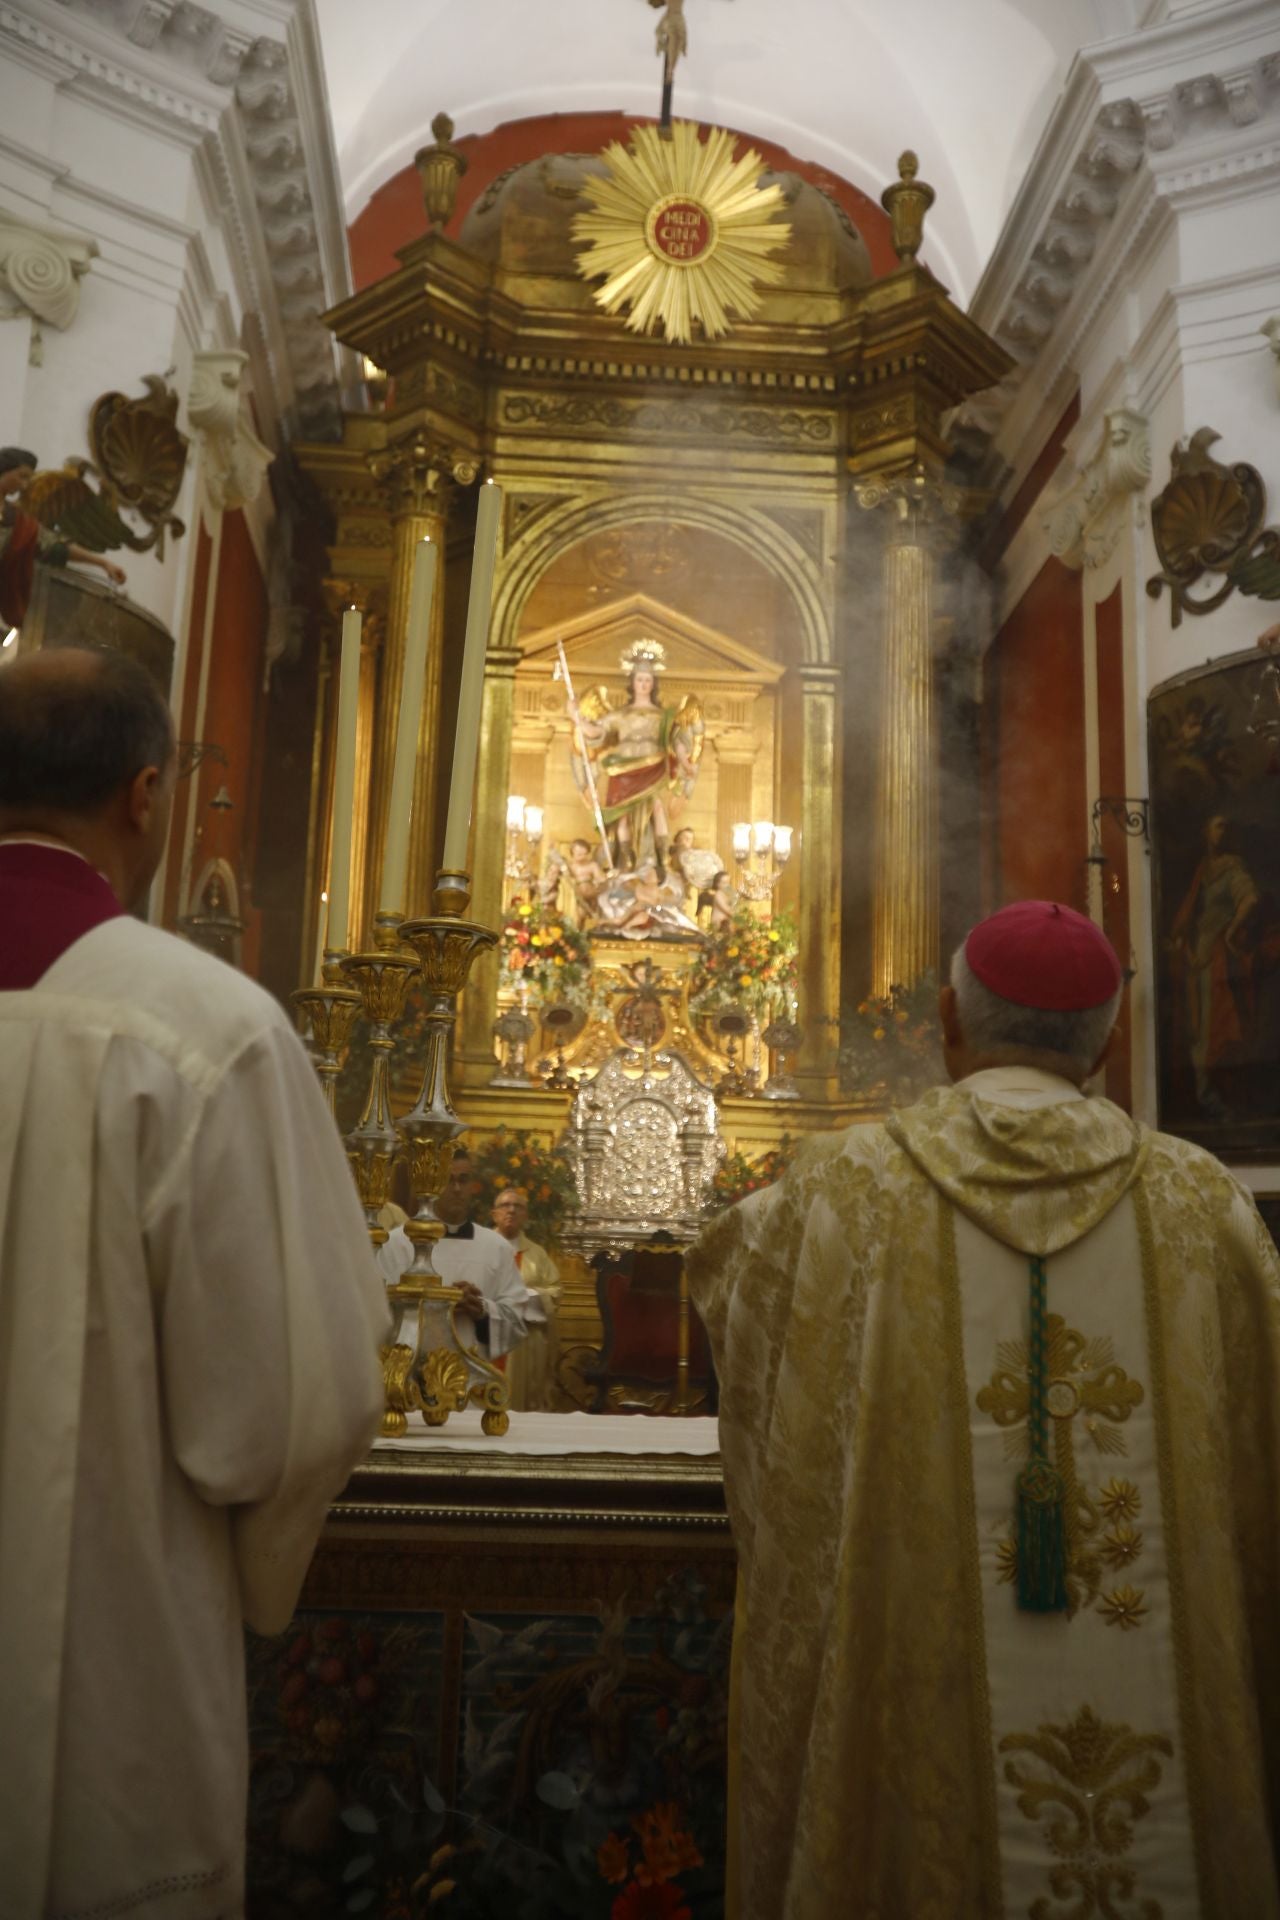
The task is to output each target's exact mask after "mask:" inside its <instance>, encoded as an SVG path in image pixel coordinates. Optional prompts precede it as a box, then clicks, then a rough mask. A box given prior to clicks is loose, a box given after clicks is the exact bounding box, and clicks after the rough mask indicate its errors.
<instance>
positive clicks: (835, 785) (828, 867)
mask: <svg viewBox="0 0 1280 1920" xmlns="http://www.w3.org/2000/svg"><path fill="white" fill-rule="evenodd" d="M799 675H800V685H801V696H802V702H803V706H802V727H803V733H802V739H803V749H802V753H803V768H802V779H803V789H802V792H803V798H802V801H801V812H800V916H799V917H800V1010H799V1017H800V1025H801V1027H802V1029H803V1031H804V1042H803V1045H802V1047H801V1050H800V1055H799V1058H798V1060H797V1063H796V1077H797V1079H798V1080H799V1081H800V1083H801V1087H802V1089H803V1092H804V1094H805V1097H806V1098H807V1099H810V1100H822V1099H831V1098H834V1096H835V1093H836V1080H835V1058H836V1029H837V1026H838V1023H839V1017H840V811H839V805H838V795H839V792H840V765H839V751H838V745H837V742H838V740H839V732H838V727H837V721H838V717H839V716H838V710H837V702H838V700H839V695H840V669H839V668H838V667H830V666H817V665H811V666H802V667H801V668H800V669H799Z"/></svg>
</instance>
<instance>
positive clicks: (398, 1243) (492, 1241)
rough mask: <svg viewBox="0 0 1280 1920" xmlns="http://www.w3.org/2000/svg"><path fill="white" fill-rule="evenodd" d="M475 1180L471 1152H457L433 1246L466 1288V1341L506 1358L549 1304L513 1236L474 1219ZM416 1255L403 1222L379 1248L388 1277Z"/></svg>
mask: <svg viewBox="0 0 1280 1920" xmlns="http://www.w3.org/2000/svg"><path fill="white" fill-rule="evenodd" d="M474 1185H475V1180H474V1175H473V1172H472V1166H471V1161H470V1160H469V1158H468V1157H467V1155H466V1154H465V1153H462V1152H458V1153H455V1154H454V1156H453V1162H452V1164H451V1166H450V1168H449V1178H448V1180H447V1181H446V1182H445V1185H444V1189H443V1191H442V1192H441V1194H440V1196H439V1198H438V1199H437V1201H436V1212H437V1213H438V1214H439V1216H440V1218H441V1219H442V1220H443V1221H444V1237H443V1238H442V1239H440V1240H438V1241H437V1242H436V1244H435V1245H434V1246H433V1247H432V1249H431V1257H432V1260H433V1261H434V1263H435V1268H436V1272H437V1273H438V1274H439V1275H440V1277H441V1279H443V1280H447V1281H448V1282H449V1284H450V1285H451V1286H457V1287H461V1288H462V1290H463V1299H462V1304H461V1305H460V1307H459V1308H458V1311H457V1313H456V1314H455V1315H454V1320H455V1324H456V1326H457V1330H458V1337H459V1339H460V1340H461V1342H462V1344H463V1345H464V1346H469V1345H471V1344H473V1343H477V1344H479V1346H480V1347H481V1350H482V1351H484V1352H486V1353H487V1354H488V1357H489V1358H490V1359H491V1360H500V1359H501V1358H502V1357H503V1355H504V1354H508V1353H510V1352H511V1351H512V1349H513V1348H514V1347H518V1346H519V1345H520V1342H521V1341H522V1340H524V1339H525V1338H526V1336H527V1334H528V1332H529V1329H530V1328H531V1327H535V1326H540V1325H541V1324H542V1322H543V1321H544V1320H545V1318H546V1309H545V1307H544V1306H543V1304H542V1301H541V1299H540V1297H539V1295H538V1294H537V1293H536V1292H535V1291H534V1289H533V1288H532V1287H527V1286H526V1285H525V1283H524V1281H523V1280H522V1279H521V1278H520V1269H519V1267H518V1266H517V1265H516V1261H515V1255H514V1254H513V1253H512V1251H511V1248H510V1246H509V1245H508V1243H507V1241H505V1240H504V1239H503V1238H502V1235H501V1234H498V1233H494V1231H493V1229H492V1228H491V1227H482V1226H479V1225H477V1224H476V1222H475V1221H474V1220H472V1218H471V1205H472V1200H473V1188H474ZM412 1259H413V1247H412V1244H411V1243H410V1240H409V1236H408V1234H407V1233H406V1232H405V1230H404V1228H403V1227H393V1228H392V1230H391V1233H390V1235H389V1236H388V1238H387V1241H386V1243H385V1245H383V1246H382V1247H380V1248H379V1250H378V1265H379V1267H380V1268H381V1269H382V1274H383V1278H384V1279H385V1280H387V1281H388V1282H389V1283H390V1282H394V1281H396V1280H398V1279H399V1278H400V1275H401V1274H402V1273H403V1272H404V1271H405V1269H406V1267H408V1266H409V1264H410V1262H411V1261H412ZM441 1337H443V1336H441ZM474 1371H475V1370H474V1369H473V1372H474Z"/></svg>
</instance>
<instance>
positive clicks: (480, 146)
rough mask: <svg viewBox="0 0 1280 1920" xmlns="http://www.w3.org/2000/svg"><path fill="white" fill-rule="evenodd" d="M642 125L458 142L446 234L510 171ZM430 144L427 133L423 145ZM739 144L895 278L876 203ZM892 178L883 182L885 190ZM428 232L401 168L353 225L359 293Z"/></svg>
mask: <svg viewBox="0 0 1280 1920" xmlns="http://www.w3.org/2000/svg"><path fill="white" fill-rule="evenodd" d="M643 124H644V122H643V120H642V119H640V118H639V117H637V116H635V115H631V114H625V113H548V114H541V115H539V116H538V117H537V118H534V119H529V120H509V121H507V122H506V123H505V124H504V125H503V126H500V127H495V128H494V130H493V132H492V133H484V134H472V135H469V136H468V137H467V138H465V139H462V140H459V141H458V142H457V145H458V146H459V147H460V148H461V150H462V152H463V153H465V154H466V156H467V171H466V173H465V174H464V175H463V178H462V184H461V186H460V187H459V189H458V204H457V207H456V208H455V210H454V215H453V219H452V220H451V221H450V222H449V224H448V226H447V227H446V228H445V229H444V231H445V233H446V234H447V235H448V237H449V238H450V239H451V240H456V239H457V238H458V235H459V233H460V232H461V229H462V222H463V221H464V219H465V218H466V216H467V212H468V209H469V208H470V207H471V206H472V205H473V204H474V202H475V201H476V200H478V199H479V197H480V195H481V194H482V193H483V192H484V190H485V188H486V187H487V186H488V185H489V183H490V182H491V181H492V180H496V179H497V177H498V175H499V174H500V173H506V171H507V169H508V168H509V167H518V166H520V165H522V164H523V163H524V162H525V161H526V160H539V159H541V157H542V155H543V154H545V153H599V152H600V151H601V149H602V148H603V147H606V146H607V145H608V144H609V142H610V141H611V140H619V141H621V142H623V143H624V144H625V143H626V141H627V140H628V139H629V138H630V135H631V133H632V131H633V129H634V128H636V127H638V126H641V125H643ZM426 138H427V134H426V132H425V130H424V133H423V139H424V141H425V140H426ZM742 143H743V144H744V145H750V146H753V147H754V148H755V149H756V151H757V152H758V153H759V154H760V155H761V157H762V158H763V159H764V161H765V163H766V165H767V166H770V167H773V168H775V169H776V170H777V171H778V172H781V173H798V174H799V175H800V178H801V179H802V180H808V181H810V182H811V183H812V184H813V185H814V186H815V187H821V188H822V189H823V191H824V192H825V193H828V194H830V196H831V198H832V199H833V200H834V201H835V202H836V203H837V205H839V206H841V207H843V208H844V210H845V212H846V213H847V214H848V215H849V218H850V219H851V220H852V221H853V224H854V226H855V227H857V229H858V231H859V233H860V234H861V235H862V237H863V239H864V240H865V241H866V243H867V252H868V253H869V254H870V256H871V269H872V272H873V273H874V274H875V275H876V276H877V278H878V277H879V276H880V275H881V274H882V273H891V272H892V271H893V269H894V268H895V267H896V266H897V264H898V261H897V258H896V256H895V254H894V251H893V246H892V243H891V240H890V235H889V216H888V215H887V214H886V213H885V211H884V209H883V208H882V207H879V206H877V205H876V203H875V201H874V200H871V199H869V198H868V197H867V195H866V194H865V193H862V192H860V191H859V189H858V188H857V187H855V186H851V185H850V183H849V182H848V181H847V180H842V179H840V178H839V176H838V175H837V174H834V173H828V171H827V169H826V168H825V167H819V166H815V165H814V164H813V162H812V161H808V160H798V159H797V158H796V156H795V155H794V154H792V153H788V152H787V150H786V148H785V147H779V146H775V145H774V143H773V142H772V141H771V140H760V139H757V138H756V137H755V135H753V134H744V135H743V136H742ZM891 177H892V176H891V175H886V183H887V181H888V179H890V178H891ZM425 228H426V220H425V216H424V215H423V211H422V193H421V189H420V188H419V185H418V176H417V173H416V172H415V171H414V169H413V167H412V166H408V167H402V168H401V170H400V172H399V173H397V174H395V175H393V177H392V178H391V179H390V180H388V181H386V182H385V184H384V185H383V186H381V187H379V188H378V190H377V192H376V193H375V194H374V195H373V196H372V198H371V199H370V200H369V202H368V204H367V205H366V206H365V207H364V208H363V210H362V211H361V212H360V213H359V214H357V216H356V218H355V219H354V220H353V221H352V223H351V227H350V230H349V237H350V242H351V271H352V274H353V275H354V278H355V285H356V288H357V290H359V289H360V288H362V287H367V286H369V285H371V284H372V282H373V281H375V280H381V279H382V278H383V277H384V276H385V275H386V274H388V273H393V272H394V271H395V269H396V267H397V265H398V264H399V263H398V262H397V260H396V257H395V256H396V249H397V248H398V247H403V246H407V245H408V243H409V241H410V240H414V239H416V238H417V237H418V235H419V234H421V233H423V232H424V231H425Z"/></svg>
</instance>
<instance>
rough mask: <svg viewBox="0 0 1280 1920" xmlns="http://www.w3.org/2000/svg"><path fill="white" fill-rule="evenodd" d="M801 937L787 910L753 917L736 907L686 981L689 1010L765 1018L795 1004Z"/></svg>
mask: <svg viewBox="0 0 1280 1920" xmlns="http://www.w3.org/2000/svg"><path fill="white" fill-rule="evenodd" d="M799 952H800V940H799V935H798V933H797V930H796V923H795V920H794V918H793V917H792V915H791V914H790V913H785V912H784V913H779V914H775V915H774V917H773V919H772V920H760V919H757V917H756V916H755V914H753V913H752V912H751V911H750V909H749V908H747V907H739V908H738V910H737V912H736V913H735V914H734V916H733V919H732V920H731V921H730V923H729V925H728V926H727V927H726V928H725V929H724V930H723V932H721V933H718V934H716V936H715V937H714V939H712V940H709V941H708V942H707V944H706V946H705V947H704V948H703V949H702V952H701V953H700V954H699V956H698V962H697V965H696V966H695V967H694V969H693V973H692V975H691V977H690V981H689V1011H690V1013H692V1014H694V1015H695V1016H707V1015H711V1014H716V1013H721V1012H724V1011H726V1010H727V1009H728V1008H730V1007H735V1008H739V1009H740V1010H741V1011H742V1012H743V1013H748V1014H753V1015H754V1016H755V1018H756V1019H757V1020H758V1021H759V1022H760V1024H761V1025H762V1026H763V1025H764V1023H765V1021H766V1019H769V1018H772V1016H773V1015H775V1014H777V1013H780V1012H785V1013H790V1012H791V1011H792V1010H793V1008H794V1006H795V994H796V987H797V984H798V972H797V965H796V962H797V958H798V955H799Z"/></svg>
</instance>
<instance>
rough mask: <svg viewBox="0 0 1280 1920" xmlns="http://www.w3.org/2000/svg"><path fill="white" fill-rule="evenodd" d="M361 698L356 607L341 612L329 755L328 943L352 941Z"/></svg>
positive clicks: (341, 945) (339, 944) (343, 944)
mask: <svg viewBox="0 0 1280 1920" xmlns="http://www.w3.org/2000/svg"><path fill="white" fill-rule="evenodd" d="M359 704H360V612H359V609H358V608H357V607H348V608H347V610H346V612H345V613H344V614H343V616H342V652H341V655H340V657H339V663H338V725H337V741H336V746H335V751H334V759H333V829H332V832H331V834H330V837H329V945H330V946H331V947H337V948H340V949H343V948H347V947H349V946H350V945H351V927H350V916H351V830H352V827H353V825H354V820H353V815H354V813H355V800H356V713H357V710H358V708H359Z"/></svg>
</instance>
